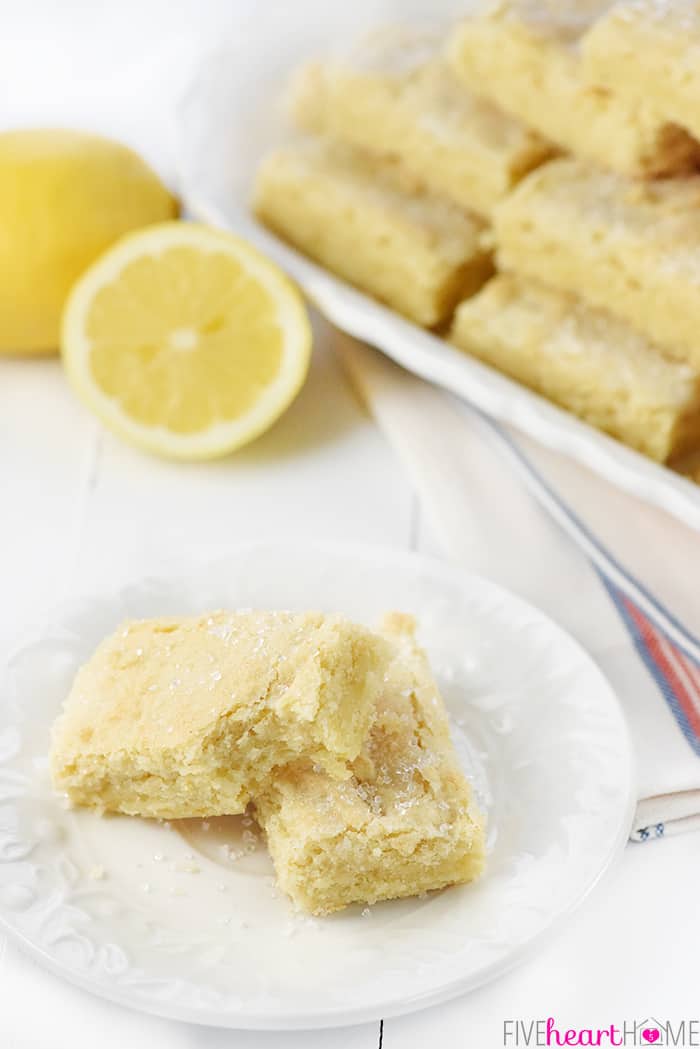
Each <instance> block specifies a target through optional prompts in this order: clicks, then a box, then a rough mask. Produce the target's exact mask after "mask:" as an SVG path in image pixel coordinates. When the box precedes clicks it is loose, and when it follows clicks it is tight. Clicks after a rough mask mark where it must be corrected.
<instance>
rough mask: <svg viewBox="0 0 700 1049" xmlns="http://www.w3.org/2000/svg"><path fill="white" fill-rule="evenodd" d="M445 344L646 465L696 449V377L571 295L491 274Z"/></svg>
mask: <svg viewBox="0 0 700 1049" xmlns="http://www.w3.org/2000/svg"><path fill="white" fill-rule="evenodd" d="M451 339H452V341H453V342H454V343H455V344H456V345H457V346H459V347H460V348H461V349H464V350H466V351H467V352H468V353H470V354H473V355H474V356H475V357H478V358H479V359H480V360H482V361H485V363H486V364H490V365H492V366H493V367H494V368H498V369H499V371H502V372H505V373H506V374H507V375H510V376H511V377H512V378H514V379H517V380H518V382H521V383H523V384H524V385H525V386H529V387H530V388H531V389H533V390H535V391H536V392H537V393H541V394H544V396H545V397H549V398H550V400H552V401H555V402H556V403H557V404H559V405H561V407H562V408H567V409H568V410H569V411H570V412H573V413H574V414H575V415H578V416H579V417H580V418H582V419H585V420H586V421H587V422H589V423H591V424H592V425H593V426H597V427H598V429H600V430H605V431H606V432H607V433H609V434H611V435H612V436H613V437H617V438H618V440H620V441H624V443H625V444H628V445H630V447H632V448H636V449H637V450H638V451H640V452H643V453H644V454H645V455H648V456H650V457H651V458H652V459H656V460H657V461H659V462H666V461H667V460H669V459H671V458H673V457H675V456H678V455H682V454H683V453H684V452H687V451H690V450H691V449H693V448H697V447H699V446H700V373H698V372H697V371H696V370H694V369H693V368H691V367H690V365H688V364H681V363H680V362H679V361H672V360H670V359H669V358H668V357H666V356H664V354H662V353H661V352H660V351H659V350H658V349H656V347H654V346H652V344H651V343H649V342H648V341H647V339H645V338H644V336H643V335H639V334H638V333H637V332H636V331H633V329H632V328H630V327H628V325H626V324H624V323H623V322H622V321H618V320H616V319H615V318H613V317H611V316H609V315H608V314H605V313H602V312H599V311H598V310H595V309H593V308H592V307H589V306H586V305H585V304H584V303H582V302H580V301H579V300H577V299H575V298H573V297H572V296H570V295H566V294H563V293H562V292H557V291H551V290H550V289H548V288H545V287H544V286H542V285H540V284H536V283H534V282H532V281H528V280H526V279H523V278H521V277H519V276H515V275H512V274H499V276H497V277H494V278H493V280H491V281H489V283H488V284H487V285H486V287H485V288H483V289H482V291H481V292H479V294H478V295H477V296H476V297H475V298H473V299H470V300H469V301H468V302H465V303H463V305H462V306H461V307H460V308H459V309H458V310H457V314H456V317H455V322H454V326H453V329H452V333H451Z"/></svg>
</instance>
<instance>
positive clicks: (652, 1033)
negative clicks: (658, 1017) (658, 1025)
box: [642, 1027, 661, 1045]
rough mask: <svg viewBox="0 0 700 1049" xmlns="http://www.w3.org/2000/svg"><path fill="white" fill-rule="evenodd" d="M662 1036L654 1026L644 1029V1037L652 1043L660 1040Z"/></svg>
mask: <svg viewBox="0 0 700 1049" xmlns="http://www.w3.org/2000/svg"><path fill="white" fill-rule="evenodd" d="M660 1037H661V1032H660V1031H657V1030H654V1029H653V1028H652V1027H645V1028H644V1030H643V1031H642V1038H643V1039H644V1041H645V1042H649V1044H650V1045H653V1044H654V1042H658V1040H659V1038H660Z"/></svg>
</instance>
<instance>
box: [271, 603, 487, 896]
mask: <svg viewBox="0 0 700 1049" xmlns="http://www.w3.org/2000/svg"><path fill="white" fill-rule="evenodd" d="M414 625H415V624H414V623H413V620H412V619H411V618H410V617H406V616H399V615H393V616H390V617H387V620H386V621H385V623H384V626H383V631H384V632H385V634H386V636H387V638H388V639H390V640H391V642H392V644H393V651H394V658H393V660H392V662H391V664H390V666H389V670H388V673H387V675H386V677H385V682H384V688H383V690H382V692H381V695H380V698H379V700H378V704H377V714H376V719H375V721H374V724H373V727H372V729H371V732H370V735H369V738H368V740H367V743H366V744H365V746H364V747H363V749H362V753H361V755H360V757H359V758H357V760H356V761H355V762H354V763H353V766H352V768H353V776H352V779H349V780H346V781H343V782H339V781H337V780H333V779H331V778H330V777H329V776H327V775H326V774H325V773H323V772H322V771H318V770H315V769H313V768H311V767H309V765H308V764H301V765H297V766H296V767H294V768H290V769H289V770H288V771H287V772H286V773H285V774H284V775H282V776H280V777H277V778H276V779H275V780H274V782H273V783H272V789H271V790H270V791H268V792H266V793H265V794H264V795H261V796H259V797H258V799H257V802H256V809H257V814H258V819H259V820H260V822H261V824H262V826H263V827H264V829H265V832H266V835H267V841H268V847H269V849H270V852H271V854H272V858H273V860H274V863H275V869H276V871H277V877H278V880H279V883H280V885H281V887H282V888H283V889H284V891H285V892H286V893H288V895H289V896H291V898H292V900H293V901H294V902H295V904H296V905H297V906H298V907H300V908H302V909H303V910H306V911H311V912H312V913H314V914H329V913H331V912H333V911H336V910H339V909H341V908H343V907H346V906H348V905H349V904H351V903H358V902H359V903H374V902H376V901H377V900H384V899H394V898H399V897H404V896H415V895H417V894H420V893H422V892H427V891H429V890H432V889H440V888H443V887H444V886H447V885H453V884H456V883H460V882H467V881H471V880H473V879H474V878H476V877H478V876H479V874H481V872H482V870H483V868H484V862H485V844H484V827H483V821H482V818H481V816H480V814H479V813H478V812H477V810H476V807H475V805H474V802H473V799H472V795H471V790H470V788H469V785H468V784H467V782H466V780H465V778H464V776H463V774H462V772H461V769H460V767H459V764H458V761H457V756H456V754H455V751H454V747H453V744H452V741H451V739H450V732H449V726H448V722H447V715H446V712H445V708H444V705H443V702H442V699H441V697H440V694H439V692H438V689H437V686H436V684H435V682H434V680H433V677H432V674H431V672H430V668H429V665H428V662H427V659H426V656H425V654H424V652H422V650H421V649H420V648H419V647H418V646H417V644H416V642H415V640H414V638H413V630H414Z"/></svg>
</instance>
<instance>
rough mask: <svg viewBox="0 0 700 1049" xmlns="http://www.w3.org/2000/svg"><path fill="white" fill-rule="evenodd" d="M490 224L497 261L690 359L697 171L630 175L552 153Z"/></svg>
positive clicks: (697, 278) (697, 266)
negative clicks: (638, 178)
mask: <svg viewBox="0 0 700 1049" xmlns="http://www.w3.org/2000/svg"><path fill="white" fill-rule="evenodd" d="M494 229H495V237H496V241H497V244H498V253H499V259H500V262H501V264H502V266H503V268H505V269H512V270H516V271H520V272H522V273H523V274H525V275H529V276H531V277H535V278H536V279H539V280H541V281H543V282H544V283H545V284H549V285H551V286H552V287H555V288H559V289H560V290H562V291H568V292H571V293H573V294H578V295H579V296H580V297H581V298H583V299H584V300H587V301H588V302H590V303H591V304H592V305H595V306H598V307H600V308H602V309H604V310H607V311H608V312H610V313H612V314H613V315H615V316H617V317H620V318H621V319H622V320H626V321H627V322H628V323H629V324H630V325H631V326H632V327H634V328H636V329H637V330H638V331H640V332H642V333H643V334H645V335H646V336H647V337H648V338H650V339H651V340H652V341H653V342H655V343H657V344H658V345H659V346H660V347H661V348H662V349H663V350H664V352H666V353H669V354H670V355H671V356H674V357H678V358H679V359H680V360H687V361H688V362H689V363H691V364H693V365H694V366H696V367H700V175H694V176H688V177H686V178H682V179H668V180H658V181H656V182H630V181H628V180H626V179H623V178H620V177H619V176H616V175H614V174H611V173H607V172H603V171H599V170H595V169H592V168H589V167H587V166H586V165H584V164H581V163H579V162H578V161H575V160H568V159H562V160H556V161H552V162H551V163H550V164H547V165H545V166H544V167H542V168H540V169H539V170H538V171H535V172H533V173H532V174H531V175H528V177H527V178H526V179H525V180H524V181H523V182H522V183H521V184H520V185H519V186H518V188H517V189H516V190H515V191H514V192H513V193H512V194H511V196H510V197H509V198H508V199H507V200H506V201H504V203H503V204H501V205H500V206H499V208H498V210H497V214H496V217H495V226H494Z"/></svg>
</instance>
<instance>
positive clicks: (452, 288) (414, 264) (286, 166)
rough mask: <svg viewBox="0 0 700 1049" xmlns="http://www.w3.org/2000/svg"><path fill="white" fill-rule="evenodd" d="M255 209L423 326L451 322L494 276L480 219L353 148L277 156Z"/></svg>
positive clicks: (261, 178) (308, 145)
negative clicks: (456, 309)
mask: <svg viewBox="0 0 700 1049" xmlns="http://www.w3.org/2000/svg"><path fill="white" fill-rule="evenodd" d="M254 208H255V211H256V213H257V215H258V216H259V218H260V219H261V221H262V222H264V223H265V224H266V225H267V226H269V227H270V228H271V229H273V230H274V231H275V232H276V233H278V234H279V235H280V236H282V237H284V238H285V239H286V240H288V241H290V242H291V243H292V244H294V245H296V247H298V248H300V249H301V250H302V251H304V252H305V253H306V254H307V255H309V256H311V258H313V259H315V260H316V261H317V262H320V263H321V264H322V265H324V266H326V267H327V268H328V269H330V270H332V271H333V272H334V273H336V274H338V275H339V276H340V277H343V278H344V279H345V280H347V281H349V282H350V283H352V284H355V285H356V286H357V287H358V288H362V289H363V290H364V291H366V292H369V294H371V295H373V296H375V297H376V298H377V299H379V300H380V301H382V302H384V303H386V304H387V305H389V306H391V307H392V308H393V309H395V310H397V311H398V312H399V313H403V314H404V315H405V316H407V317H409V318H410V319H411V320H413V321H415V322H416V323H417V324H420V325H423V326H425V327H433V326H434V325H437V324H439V323H441V322H442V321H444V320H446V319H447V318H449V317H450V316H451V314H452V310H453V309H454V306H455V305H456V304H457V302H459V301H460V299H462V298H464V297H466V296H467V295H469V294H472V293H473V292H474V291H476V290H477V289H478V288H479V287H481V285H482V284H483V283H484V281H485V280H486V278H487V277H488V276H489V275H490V273H491V260H490V253H489V251H488V250H487V248H486V247H485V246H484V245H483V243H482V239H481V234H482V232H483V224H482V223H481V222H480V221H479V220H478V219H476V218H472V217H471V216H469V215H467V214H466V213H465V212H463V211H461V210H460V209H458V208H457V207H455V206H454V205H452V204H449V203H447V202H446V201H443V200H438V199H436V198H434V197H430V196H427V195H426V194H425V193H423V192H422V191H421V190H420V189H419V188H417V187H416V185H415V183H414V182H413V180H411V179H410V178H409V177H408V176H407V175H406V173H405V172H404V171H403V170H400V169H396V168H394V167H392V166H391V165H389V164H386V163H385V162H383V161H382V160H381V159H380V158H377V157H374V156H371V155H369V154H365V153H360V152H358V151H356V150H352V149H350V148H348V147H343V146H340V145H337V144H335V145H334V144H330V143H328V142H326V141H322V140H318V141H306V142H303V143H298V144H295V145H291V146H287V147H285V148H284V149H280V150H278V151H277V152H276V153H273V154H272V155H271V156H269V157H268V158H267V160H266V161H265V162H264V163H263V166H262V168H261V169H260V171H259V173H258V178H257V183H256V188H255V200H254Z"/></svg>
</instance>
